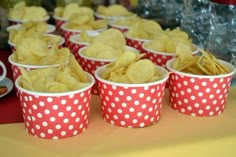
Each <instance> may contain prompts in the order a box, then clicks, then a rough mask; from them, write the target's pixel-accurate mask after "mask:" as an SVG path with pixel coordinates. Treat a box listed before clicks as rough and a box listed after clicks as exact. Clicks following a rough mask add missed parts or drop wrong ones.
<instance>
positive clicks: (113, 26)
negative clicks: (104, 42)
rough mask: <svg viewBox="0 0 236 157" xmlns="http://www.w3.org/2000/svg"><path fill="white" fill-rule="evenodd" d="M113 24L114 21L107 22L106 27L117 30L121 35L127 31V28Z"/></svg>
mask: <svg viewBox="0 0 236 157" xmlns="http://www.w3.org/2000/svg"><path fill="white" fill-rule="evenodd" d="M114 22H115V20H112V21H109V23H108V25H109V27H110V28H114V29H118V30H119V31H121V32H122V33H124V32H126V31H128V30H129V27H128V26H121V25H117V24H115V23H114Z"/></svg>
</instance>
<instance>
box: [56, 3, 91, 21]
mask: <svg viewBox="0 0 236 157" xmlns="http://www.w3.org/2000/svg"><path fill="white" fill-rule="evenodd" d="M73 14H79V15H90V16H91V15H93V14H94V11H93V10H92V9H91V8H89V7H81V6H79V5H78V3H68V4H67V5H66V6H65V7H56V8H55V9H54V15H55V16H57V17H61V18H65V19H69V18H70V17H71V15H73Z"/></svg>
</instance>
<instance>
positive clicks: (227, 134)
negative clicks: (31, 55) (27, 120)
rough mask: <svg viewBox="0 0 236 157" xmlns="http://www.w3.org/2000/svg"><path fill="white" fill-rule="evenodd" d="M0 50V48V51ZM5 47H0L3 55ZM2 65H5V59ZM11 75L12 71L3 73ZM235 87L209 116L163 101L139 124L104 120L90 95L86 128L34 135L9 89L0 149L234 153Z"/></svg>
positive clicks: (0, 114) (12, 152)
mask: <svg viewBox="0 0 236 157" xmlns="http://www.w3.org/2000/svg"><path fill="white" fill-rule="evenodd" d="M0 52H1V51H0ZM7 55H9V53H8V52H6V53H4V54H3V53H2V52H1V53H0V56H1V58H0V59H1V60H4V61H5V62H7V61H6V58H7ZM6 64H7V68H8V70H10V69H9V68H10V66H9V64H8V63H6ZM8 77H9V78H12V74H11V73H8ZM235 93H236V87H235V86H233V87H231V88H230V92H229V95H228V100H227V106H226V109H225V112H224V113H223V114H221V115H219V116H215V117H191V116H188V115H184V114H181V113H179V112H177V111H174V110H173V109H171V108H170V107H169V106H168V99H167V97H168V91H166V93H165V102H164V105H163V113H162V116H161V119H160V121H159V122H158V123H156V124H155V125H152V126H149V127H145V128H122V127H117V126H113V125H111V124H109V123H107V122H105V121H104V120H103V119H102V117H101V113H100V106H99V104H100V99H99V97H98V96H92V102H91V110H90V119H89V127H88V129H87V130H86V131H85V132H84V133H82V134H79V135H77V136H74V137H70V138H66V139H61V140H46V139H39V138H36V137H33V136H32V135H29V134H27V133H26V132H25V129H24V123H23V119H22V112H21V108H20V104H19V101H18V99H17V97H16V95H15V90H13V91H12V92H11V93H10V94H8V95H7V96H5V97H3V98H1V99H0V123H1V125H0V154H1V156H3V157H8V156H17V155H20V156H24V157H27V156H34V157H35V156H40V157H41V156H45V157H46V156H50V157H54V156H58V157H64V156H76V157H77V156H83V157H87V156H109V157H110V156H112V157H113V156H115V157H116V156H129V157H132V156H135V157H137V156H154V155H155V156H157V155H160V156H171V157H172V156H181V157H182V156H198V157H199V156H207V157H211V156H212V157H213V156H214V157H218V156H219V157H222V156H227V157H231V156H232V157H233V156H236V152H235V148H236V98H235V96H236V94H235Z"/></svg>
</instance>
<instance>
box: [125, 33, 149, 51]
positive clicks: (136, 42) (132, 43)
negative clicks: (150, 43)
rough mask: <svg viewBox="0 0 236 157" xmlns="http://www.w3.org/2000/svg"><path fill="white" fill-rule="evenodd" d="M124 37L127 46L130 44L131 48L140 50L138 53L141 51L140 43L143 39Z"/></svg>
mask: <svg viewBox="0 0 236 157" xmlns="http://www.w3.org/2000/svg"><path fill="white" fill-rule="evenodd" d="M125 39H126V44H127V45H128V46H131V47H133V48H136V49H137V50H139V51H140V53H143V48H142V44H143V43H144V42H145V41H144V40H143V41H142V40H135V39H131V38H127V37H125Z"/></svg>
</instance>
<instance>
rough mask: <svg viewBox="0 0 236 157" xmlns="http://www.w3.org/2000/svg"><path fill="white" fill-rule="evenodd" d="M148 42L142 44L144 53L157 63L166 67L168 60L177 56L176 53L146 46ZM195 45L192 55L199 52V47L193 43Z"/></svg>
mask: <svg viewBox="0 0 236 157" xmlns="http://www.w3.org/2000/svg"><path fill="white" fill-rule="evenodd" d="M146 44H148V42H145V43H143V44H142V50H143V53H144V54H145V56H146V58H148V59H150V60H151V61H152V62H153V63H155V64H156V65H159V66H162V67H164V68H166V63H167V61H168V60H170V59H172V58H176V57H177V55H176V53H166V52H160V51H155V50H151V49H148V48H146V47H145V45H146ZM193 47H194V51H193V52H192V55H196V54H197V53H198V52H199V49H198V47H197V46H196V45H193Z"/></svg>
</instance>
